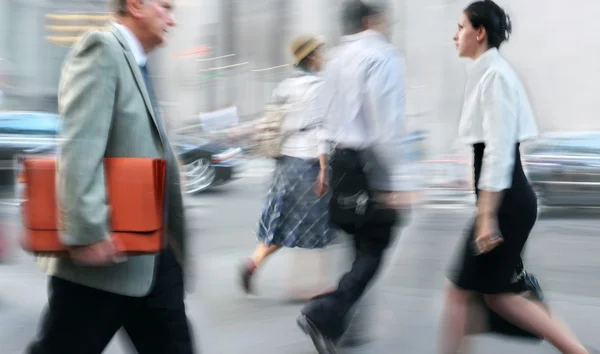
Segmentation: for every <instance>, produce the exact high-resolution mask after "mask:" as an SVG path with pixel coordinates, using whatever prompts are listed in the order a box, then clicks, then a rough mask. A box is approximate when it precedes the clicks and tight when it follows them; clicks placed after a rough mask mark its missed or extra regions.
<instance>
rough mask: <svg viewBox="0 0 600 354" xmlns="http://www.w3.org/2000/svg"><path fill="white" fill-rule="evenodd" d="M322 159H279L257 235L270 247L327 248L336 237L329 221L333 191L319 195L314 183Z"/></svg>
mask: <svg viewBox="0 0 600 354" xmlns="http://www.w3.org/2000/svg"><path fill="white" fill-rule="evenodd" d="M319 171H320V166H319V161H318V160H303V159H299V158H295V157H289V156H284V157H282V158H280V159H278V160H277V163H276V167H275V172H274V175H273V182H272V184H271V188H270V189H269V193H268V195H267V199H266V201H265V205H264V207H263V209H262V214H261V217H260V221H259V222H258V230H257V232H256V236H257V238H258V239H259V241H261V242H263V243H264V244H265V245H266V246H271V245H278V246H284V247H290V248H293V247H299V248H308V249H313V248H324V247H325V246H327V245H328V244H329V243H330V242H331V241H332V240H333V238H334V236H335V231H334V228H333V227H332V226H331V225H330V222H329V212H328V205H329V198H330V196H331V192H330V191H328V192H327V193H326V194H325V195H323V196H321V197H319V196H318V195H317V194H316V193H315V191H314V186H315V182H316V180H317V177H318V176H319Z"/></svg>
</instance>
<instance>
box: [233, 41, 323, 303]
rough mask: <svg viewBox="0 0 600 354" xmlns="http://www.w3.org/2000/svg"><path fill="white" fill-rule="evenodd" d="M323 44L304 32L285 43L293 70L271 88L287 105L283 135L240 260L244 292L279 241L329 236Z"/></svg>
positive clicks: (298, 243)
mask: <svg viewBox="0 0 600 354" xmlns="http://www.w3.org/2000/svg"><path fill="white" fill-rule="evenodd" d="M324 44H325V43H324V42H323V41H322V40H321V39H319V38H318V37H316V36H314V35H310V34H305V35H301V36H299V37H297V38H295V39H294V40H293V41H292V43H291V46H290V49H291V52H292V55H293V56H294V57H295V63H294V66H295V71H294V73H293V75H292V77H290V78H287V79H285V80H283V81H282V82H281V83H280V84H279V85H278V86H277V88H275V90H274V92H273V101H274V103H275V104H281V105H286V107H291V108H290V109H289V110H288V111H286V113H285V117H284V119H283V123H282V133H283V134H284V135H285V136H286V138H285V140H284V141H283V145H282V147H281V156H280V157H279V158H277V159H276V161H275V171H274V174H273V179H272V184H271V187H270V189H269V193H268V195H267V198H266V200H265V203H264V206H263V209H262V214H261V217H260V220H259V222H258V230H257V232H256V235H257V238H258V242H259V243H258V245H257V246H256V248H255V250H254V253H253V255H252V257H249V258H247V259H244V260H243V261H242V264H241V270H240V281H241V285H242V287H243V289H244V291H245V292H246V293H251V292H252V291H253V286H252V285H253V284H252V281H253V278H254V275H255V274H256V271H257V269H258V268H259V267H260V266H261V265H262V264H263V262H264V261H265V259H266V258H267V257H269V256H271V255H272V254H273V253H275V252H276V251H278V250H280V249H281V248H282V247H287V248H295V247H297V248H304V249H322V248H324V247H325V246H327V245H328V244H329V243H330V242H331V240H332V239H333V238H334V236H335V232H334V229H333V228H331V227H330V223H329V215H328V210H327V208H328V202H329V198H330V193H329V190H328V186H327V179H328V154H329V151H330V146H329V143H328V141H327V137H326V136H325V134H324V130H323V115H324V110H325V108H326V107H325V106H324V105H323V104H322V102H321V101H320V100H319V98H320V97H321V96H322V88H323V80H322V79H321V78H320V77H319V72H320V71H321V68H322V66H323V63H324V56H323V52H322V50H323V45H324ZM317 276H322V275H320V274H318V275H317Z"/></svg>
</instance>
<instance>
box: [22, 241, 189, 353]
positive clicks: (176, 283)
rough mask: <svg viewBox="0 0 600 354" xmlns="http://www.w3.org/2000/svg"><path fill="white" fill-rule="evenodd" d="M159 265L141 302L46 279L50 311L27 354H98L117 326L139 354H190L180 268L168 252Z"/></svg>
mask: <svg viewBox="0 0 600 354" xmlns="http://www.w3.org/2000/svg"><path fill="white" fill-rule="evenodd" d="M157 266H158V268H157V273H156V276H155V284H154V286H153V288H152V290H151V292H150V293H149V294H148V295H147V296H145V297H141V298H135V297H128V296H122V295H117V294H112V293H108V292H105V291H101V290H97V289H92V288H89V287H85V286H82V285H79V284H75V283H72V282H68V281H65V280H62V279H59V278H56V277H52V278H50V282H49V299H48V308H47V309H46V312H45V314H44V317H43V319H42V322H41V326H40V333H39V336H38V339H37V340H36V342H34V343H33V344H32V345H31V347H30V348H29V349H28V350H27V353H29V354H82V353H85V354H100V353H102V352H103V351H104V349H105V348H106V346H107V345H108V343H109V342H110V341H111V339H112V338H113V337H114V335H115V334H116V332H117V331H118V330H119V329H120V328H124V329H125V331H126V332H127V334H128V335H129V338H130V339H131V343H132V344H133V346H134V347H135V349H136V350H137V352H138V353H140V354H147V353H156V354H167V353H168V354H192V353H194V352H195V350H194V344H193V339H192V334H191V329H190V325H189V322H188V319H187V317H186V313H185V304H184V301H183V299H184V287H183V272H182V269H181V266H180V265H179V264H178V263H177V261H176V260H175V257H174V256H173V254H172V252H171V251H166V252H164V253H163V254H162V255H160V256H159V260H158V265H157Z"/></svg>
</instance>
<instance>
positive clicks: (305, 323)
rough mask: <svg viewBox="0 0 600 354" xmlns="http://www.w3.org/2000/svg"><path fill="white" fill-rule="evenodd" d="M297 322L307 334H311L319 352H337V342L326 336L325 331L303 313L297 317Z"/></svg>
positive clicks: (323, 353) (328, 353) (326, 353)
mask: <svg viewBox="0 0 600 354" xmlns="http://www.w3.org/2000/svg"><path fill="white" fill-rule="evenodd" d="M296 323H297V324H298V327H300V329H301V330H302V332H304V333H305V334H306V335H308V336H310V339H311V340H312V342H313V345H314V346H315V349H317V352H318V353H319V354H336V353H337V350H336V349H335V342H334V341H333V340H332V339H330V338H328V337H327V336H325V335H324V334H323V332H321V330H320V329H319V328H318V327H317V326H316V325H315V324H314V323H313V322H312V321H311V320H310V319H309V318H308V317H306V315H304V314H303V313H301V314H300V316H298V318H297V319H296Z"/></svg>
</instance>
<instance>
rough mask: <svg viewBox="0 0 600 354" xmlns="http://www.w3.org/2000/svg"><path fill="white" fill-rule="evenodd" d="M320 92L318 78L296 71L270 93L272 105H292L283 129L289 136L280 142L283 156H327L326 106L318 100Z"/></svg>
mask: <svg viewBox="0 0 600 354" xmlns="http://www.w3.org/2000/svg"><path fill="white" fill-rule="evenodd" d="M322 89H323V79H322V78H321V77H319V76H317V75H314V74H312V73H308V72H304V71H300V70H299V71H297V72H296V73H295V74H294V75H293V77H290V78H288V79H285V80H283V81H282V82H281V83H280V84H279V85H277V87H276V88H275V90H274V91H273V101H274V102H276V103H283V102H287V103H291V106H292V109H291V110H290V111H289V112H287V114H286V117H285V119H284V121H283V126H282V128H283V130H284V131H286V132H289V133H290V136H289V137H288V138H287V139H286V140H285V141H284V142H283V145H282V147H281V153H282V155H285V156H292V157H297V158H300V159H307V160H310V159H316V158H318V157H319V156H320V155H324V154H328V153H329V143H328V140H327V136H326V134H325V130H324V125H323V119H324V115H325V108H326V107H324V106H323V105H322V102H320V101H319V100H317V98H318V97H319V96H320V95H321V90H322ZM319 104H321V106H319Z"/></svg>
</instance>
